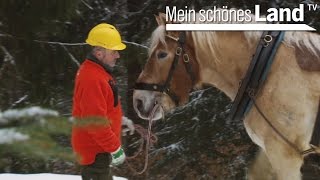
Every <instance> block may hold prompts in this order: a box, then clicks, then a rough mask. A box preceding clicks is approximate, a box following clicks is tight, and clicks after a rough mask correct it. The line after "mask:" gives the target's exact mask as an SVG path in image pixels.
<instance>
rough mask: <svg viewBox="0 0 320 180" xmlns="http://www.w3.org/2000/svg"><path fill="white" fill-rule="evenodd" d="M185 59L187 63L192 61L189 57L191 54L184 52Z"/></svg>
mask: <svg viewBox="0 0 320 180" xmlns="http://www.w3.org/2000/svg"><path fill="white" fill-rule="evenodd" d="M183 61H184V62H185V63H188V62H189V61H190V58H189V55H188V54H184V55H183Z"/></svg>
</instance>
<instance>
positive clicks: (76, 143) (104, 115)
mask: <svg viewBox="0 0 320 180" xmlns="http://www.w3.org/2000/svg"><path fill="white" fill-rule="evenodd" d="M110 82H111V84H112V83H113V84H114V79H113V77H112V76H111V75H110V74H109V73H108V72H107V71H106V70H105V69H104V68H103V67H102V66H101V65H100V64H97V63H96V62H93V61H91V60H88V59H86V60H85V61H84V62H83V63H82V65H81V66H80V68H79V70H78V73H77V76H76V80H75V88H74V96H73V110H72V115H73V117H74V118H75V121H76V122H75V125H73V128H72V148H73V151H74V152H75V153H76V154H77V156H78V157H79V158H80V159H79V163H80V164H82V165H88V164H92V163H93V162H94V160H95V156H96V154H98V153H103V152H114V151H115V150H117V148H119V147H120V145H121V141H120V131H121V118H122V109H121V104H120V100H118V99H117V100H118V103H117V105H116V104H115V99H114V92H113V90H112V88H113V87H111V84H110ZM116 96H117V97H116V98H118V95H116ZM94 119H100V121H101V119H102V120H104V119H105V121H106V123H105V124H103V123H102V124H101V122H99V123H97V124H96V125H95V126H90V123H94V122H90V121H93V120H94ZM85 121H86V122H85ZM86 123H87V124H86ZM77 124H78V125H77ZM79 124H80V125H79ZM81 124H82V125H81ZM83 124H86V125H83ZM92 127H95V128H92Z"/></svg>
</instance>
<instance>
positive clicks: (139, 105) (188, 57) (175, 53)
mask: <svg viewBox="0 0 320 180" xmlns="http://www.w3.org/2000/svg"><path fill="white" fill-rule="evenodd" d="M156 20H157V22H158V25H159V26H158V27H157V29H155V30H154V32H153V35H152V39H151V47H150V49H149V58H148V61H147V62H146V64H145V66H144V69H143V71H142V72H141V74H140V76H139V78H138V79H137V82H136V87H135V91H134V93H133V106H134V109H135V111H136V112H137V114H138V115H139V116H140V117H141V118H143V119H148V116H149V115H150V113H151V111H152V110H153V108H154V107H155V105H157V104H158V105H160V108H159V109H158V110H157V111H156V112H155V114H154V116H153V117H154V118H153V119H155V120H156V119H160V118H161V117H162V115H163V113H165V112H168V111H170V110H172V109H173V108H175V107H176V106H178V105H183V104H185V103H186V102H188V99H189V92H190V90H191V89H192V88H193V87H195V85H196V84H198V82H199V65H198V63H197V61H196V59H195V54H194V48H193V42H192V38H191V36H190V35H188V33H186V32H166V30H165V16H164V14H160V15H159V16H156Z"/></svg>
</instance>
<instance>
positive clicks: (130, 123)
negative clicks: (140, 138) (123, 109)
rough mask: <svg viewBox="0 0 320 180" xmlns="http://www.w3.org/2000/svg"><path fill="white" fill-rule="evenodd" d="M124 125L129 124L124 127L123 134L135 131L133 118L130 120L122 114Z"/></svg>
mask: <svg viewBox="0 0 320 180" xmlns="http://www.w3.org/2000/svg"><path fill="white" fill-rule="evenodd" d="M122 125H123V126H127V127H126V128H123V129H122V136H126V135H127V132H129V134H130V135H132V134H133V133H134V130H135V128H134V125H133V122H132V120H130V119H129V118H127V117H125V116H122Z"/></svg>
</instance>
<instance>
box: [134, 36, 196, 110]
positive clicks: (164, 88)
mask: <svg viewBox="0 0 320 180" xmlns="http://www.w3.org/2000/svg"><path fill="white" fill-rule="evenodd" d="M166 37H168V38H170V39H172V40H174V41H176V42H177V43H178V47H177V49H176V52H175V56H174V59H173V61H172V64H171V68H170V70H169V73H168V76H167V79H166V81H165V83H164V84H152V83H144V82H138V83H136V84H135V86H134V89H136V90H148V91H158V92H161V93H165V94H167V95H168V96H169V97H170V98H171V99H172V101H173V102H174V103H175V104H176V106H178V105H179V100H180V99H179V96H177V95H176V93H174V92H173V91H172V90H170V83H171V80H172V78H173V73H174V71H175V69H176V67H177V65H178V62H179V59H180V57H181V55H182V57H183V58H182V59H183V63H184V65H185V68H186V71H187V73H188V74H189V76H190V79H191V81H192V86H193V85H194V84H195V76H194V73H193V72H192V65H191V64H190V58H189V55H188V54H187V53H186V52H185V41H186V34H185V32H180V34H179V38H175V37H172V36H170V35H166Z"/></svg>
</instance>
